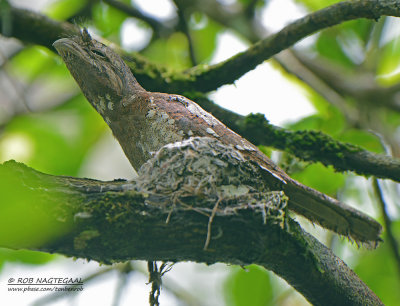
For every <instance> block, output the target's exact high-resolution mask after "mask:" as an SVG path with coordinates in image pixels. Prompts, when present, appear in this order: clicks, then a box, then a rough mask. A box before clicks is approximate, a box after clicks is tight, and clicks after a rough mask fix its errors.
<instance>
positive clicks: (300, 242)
mask: <svg viewBox="0 0 400 306" xmlns="http://www.w3.org/2000/svg"><path fill="white" fill-rule="evenodd" d="M0 178H1V179H0V191H1V194H2V195H3V199H2V202H1V208H2V209H3V211H10V210H11V209H12V207H15V206H16V207H18V208H19V209H18V214H16V215H14V217H13V218H11V219H10V214H4V213H3V214H1V216H0V221H1V223H2V224H8V223H10V222H11V223H12V224H13V228H14V229H16V228H21V229H22V228H24V227H25V228H26V227H27V226H28V227H29V224H27V221H26V220H25V217H26V216H25V214H29V220H30V221H29V222H33V221H32V220H35V219H36V221H37V222H41V223H43V222H44V221H45V223H46V224H50V225H51V231H52V232H53V233H52V235H50V236H49V235H48V231H43V232H42V233H40V232H37V233H35V234H36V235H42V236H43V237H47V238H48V239H44V238H43V237H42V239H39V240H40V241H39V240H38V239H36V242H35V243H34V242H32V239H29V237H30V235H31V233H29V231H23V230H22V231H19V233H18V234H16V232H17V231H11V230H10V231H9V235H8V236H9V237H8V238H5V237H2V238H1V239H0V245H1V246H2V247H7V248H13V249H33V250H39V251H43V252H50V253H59V254H64V255H66V256H75V257H79V258H86V259H94V260H97V261H99V262H103V263H106V264H109V263H114V262H120V261H126V260H131V259H143V260H160V261H161V260H162V261H174V262H178V261H195V262H202V263H207V264H212V263H216V262H223V263H228V264H240V265H247V264H258V265H261V266H263V267H265V268H266V269H269V270H271V271H274V272H275V273H276V274H278V275H280V276H281V277H283V278H284V279H286V281H288V283H290V284H292V285H293V286H294V287H295V288H296V289H297V290H298V291H299V292H300V293H302V294H303V295H304V296H305V297H306V298H307V299H308V300H309V301H310V302H311V303H313V304H315V305H381V304H382V303H381V301H380V300H379V298H377V297H376V296H375V294H374V293H373V292H372V291H371V290H370V289H369V288H368V287H367V286H366V285H365V284H364V283H363V282H362V281H361V280H360V279H359V278H358V277H357V276H356V275H355V274H354V272H352V271H351V270H350V269H349V268H348V267H347V266H346V264H345V263H343V261H342V260H340V259H339V258H338V257H336V256H335V255H334V254H333V253H332V252H331V251H330V250H329V249H328V248H326V247H325V246H324V245H322V244H321V243H319V242H318V241H317V240H316V239H315V238H313V237H312V236H310V235H309V234H307V233H305V232H304V231H303V230H302V229H301V228H300V226H299V225H298V224H297V223H296V222H294V221H293V220H291V219H289V220H288V225H287V227H286V228H284V229H283V228H282V227H281V226H280V225H278V224H273V223H267V224H263V222H262V218H261V216H260V214H259V213H256V212H254V211H251V210H249V209H244V208H243V209H238V210H236V212H235V213H234V214H229V213H224V214H222V213H219V214H218V215H217V216H216V218H215V219H214V222H213V228H214V231H213V238H214V239H212V240H211V243H210V246H209V249H208V250H206V251H204V250H203V245H204V240H205V237H206V235H207V222H208V218H207V217H206V216H204V215H203V214H201V213H199V210H201V209H202V201H203V199H202V198H201V197H196V196H195V195H193V198H191V200H190V202H188V203H186V204H188V205H190V206H191V207H192V208H193V209H182V208H179V207H176V208H175V209H174V211H173V214H172V217H171V219H170V221H169V223H168V224H166V222H165V220H166V218H167V216H168V214H169V213H170V207H168V206H165V205H149V204H148V203H146V201H145V199H146V197H147V196H148V195H147V194H146V193H144V192H141V191H140V190H139V191H135V192H134V191H132V188H133V187H134V186H135V184H136V183H135V181H133V182H126V181H111V182H102V181H96V180H89V179H78V178H72V177H61V176H51V175H47V174H43V173H40V172H37V171H35V170H33V169H31V168H28V167H27V166H25V165H23V164H20V163H16V162H6V163H4V164H3V165H0ZM138 180H140V177H139V178H138ZM11 217H12V214H11ZM37 218H39V219H37ZM41 218H44V219H43V220H41ZM21 222H22V223H21ZM29 222H28V223H29ZM23 226H24V227H23ZM54 233H56V234H54ZM18 235H19V236H18ZM24 237H25V238H26V239H23V238H24Z"/></svg>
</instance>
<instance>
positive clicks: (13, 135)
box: [0, 0, 400, 305]
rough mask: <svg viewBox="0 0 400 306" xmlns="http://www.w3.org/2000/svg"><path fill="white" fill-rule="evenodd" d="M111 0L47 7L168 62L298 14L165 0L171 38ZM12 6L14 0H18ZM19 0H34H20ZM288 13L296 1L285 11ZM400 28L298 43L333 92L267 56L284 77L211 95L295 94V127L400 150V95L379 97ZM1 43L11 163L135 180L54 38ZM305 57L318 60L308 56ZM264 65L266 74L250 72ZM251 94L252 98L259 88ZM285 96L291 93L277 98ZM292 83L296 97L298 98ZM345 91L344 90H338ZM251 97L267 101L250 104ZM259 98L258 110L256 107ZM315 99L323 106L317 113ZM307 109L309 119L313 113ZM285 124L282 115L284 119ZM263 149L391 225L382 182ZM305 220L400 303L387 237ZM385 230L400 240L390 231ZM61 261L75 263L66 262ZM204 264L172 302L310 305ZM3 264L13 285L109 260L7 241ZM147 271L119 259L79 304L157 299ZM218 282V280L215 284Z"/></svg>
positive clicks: (211, 53)
mask: <svg viewBox="0 0 400 306" xmlns="http://www.w3.org/2000/svg"><path fill="white" fill-rule="evenodd" d="M107 2H112V1H93V0H86V1H81V0H79V1H78V0H57V1H56V0H55V1H50V2H49V3H47V4H46V5H45V6H44V8H43V9H42V11H43V12H44V13H45V14H46V15H48V16H49V17H51V18H54V19H57V20H69V21H72V22H75V23H78V24H79V25H82V26H87V27H89V29H90V31H91V32H92V33H95V34H97V35H98V36H101V37H103V38H105V39H107V40H108V41H110V42H113V43H115V44H117V45H122V46H123V47H125V48H126V49H128V50H133V51H135V52H140V53H141V54H142V55H144V56H145V57H146V58H148V59H149V60H151V61H153V62H154V63H157V64H160V65H163V66H166V67H168V68H169V69H176V70H181V69H187V68H190V67H191V66H193V65H195V64H198V63H202V64H208V63H210V62H211V61H213V62H216V61H218V60H220V58H218V56H217V55H216V52H217V50H219V49H218V48H221V49H224V50H225V51H226V52H233V51H232V50H234V48H233V47H232V46H230V45H226V44H225V45H224V44H221V41H224V40H221V37H224V35H227V34H228V35H229V37H230V39H232V40H233V41H235V42H240V43H238V44H239V45H241V46H242V47H244V46H246V45H247V46H249V45H251V44H252V43H253V42H254V41H256V40H258V39H260V38H261V37H263V36H265V34H266V33H265V32H263V31H261V30H260V33H261V34H260V33H257V32H256V31H255V27H254V28H250V29H247V27H248V24H250V23H257V22H258V23H259V24H262V25H265V26H266V28H267V29H273V30H277V25H276V23H274V20H278V21H280V22H281V24H280V25H282V20H287V16H283V15H275V16H274V15H273V14H269V15H268V12H270V11H269V10H272V9H273V8H274V6H276V5H278V4H277V2H279V1H272V0H271V1H268V0H260V1H253V0H236V1H235V0H225V1H222V0H221V1H211V0H210V1H203V4H202V5H198V3H199V2H201V1H175V2H173V1H169V0H163V1H162V0H160V1H158V4H157V5H158V6H159V9H158V10H157V11H158V13H159V14H160V11H161V13H163V6H162V4H163V2H169V3H170V4H171V7H172V8H173V9H172V11H171V15H167V16H164V17H159V16H157V15H156V16H155V17H154V16H153V18H154V19H155V20H158V21H160V22H161V23H162V24H163V25H164V26H165V27H166V28H167V27H171V28H172V29H173V30H171V31H170V32H168V33H165V32H162V31H159V32H157V31H156V30H157V29H156V28H154V27H153V28H152V27H151V26H149V22H148V21H147V22H146V20H144V19H145V18H143V16H142V18H133V17H130V16H129V14H127V13H125V12H123V11H121V10H120V9H117V8H115V7H112V6H110V5H109V4H108V3H107ZM120 2H122V3H124V4H126V5H129V6H132V7H134V8H139V9H140V8H141V5H142V4H143V3H142V2H143V1H135V0H132V1H127V0H123V1H122V0H120ZM148 2H149V3H150V2H152V1H148ZM155 2H156V1H155ZM334 2H337V1H321V0H298V1H294V2H292V1H289V0H288V1H283V2H281V3H280V4H279V5H283V6H285V5H286V6H288V7H294V6H297V7H298V11H297V12H300V13H304V14H305V13H307V12H310V11H314V10H317V9H320V8H322V7H325V6H327V5H328V4H331V3H334ZM2 3H3V5H4V3H5V2H2ZM11 3H12V4H19V5H20V6H25V5H28V4H27V3H23V2H20V1H13V2H11ZM174 3H175V4H174ZM212 3H217V4H218V5H219V7H221V8H223V9H224V10H226V11H227V12H232V11H233V12H237V14H236V15H234V14H233V15H226V16H225V15H223V14H222V13H221V12H219V11H214V14H213V12H210V10H207V7H212ZM284 11H285V9H281V10H280V12H284ZM142 12H143V11H142ZM165 12H168V10H165ZM152 13H155V11H154V12H148V13H144V14H146V15H150V16H152V15H151V14H152ZM227 16H228V17H227ZM229 16H230V17H229ZM232 16H234V18H233V17H232ZM266 16H267V17H268V16H269V17H268V18H270V19H271V22H269V19H268V18H267V19H266V20H265V18H266ZM179 18H181V19H180V22H179V23H178V24H175V25H174V23H173V21H174V20H175V21H177V20H179ZM261 21H262V22H261ZM269 23H271V25H270V24H269ZM399 29H400V26H399V22H398V20H397V19H394V18H381V19H380V20H379V21H377V22H373V21H368V20H356V21H352V22H347V23H345V24H342V25H340V26H336V27H334V28H330V29H327V30H325V31H322V32H320V33H318V34H316V35H313V36H312V37H311V38H308V39H307V40H306V41H305V42H303V43H300V44H298V45H296V47H295V48H294V49H295V52H297V54H298V55H299V58H300V59H303V61H302V64H303V68H304V67H305V68H307V69H309V71H311V72H313V73H314V75H315V76H316V77H317V79H319V80H322V81H323V82H324V84H325V87H320V86H319V85H318V84H319V83H318V82H307V81H306V82H303V81H301V80H300V79H299V78H298V77H299V73H300V74H301V71H299V70H296V69H295V67H289V69H288V67H284V66H283V65H282V63H281V62H280V61H279V59H278V61H275V60H271V61H269V63H264V64H263V65H262V66H265V67H268V69H269V70H271V69H274V73H275V74H267V72H266V71H263V72H265V76H263V74H262V73H263V72H262V73H259V72H258V73H257V74H253V77H255V78H256V79H257V80H254V79H253V80H252V81H249V82H247V84H248V83H251V82H254V83H255V84H257V86H253V87H250V88H249V87H246V82H243V79H245V78H247V76H244V77H243V78H242V79H241V80H239V81H237V82H236V86H237V87H236V88H235V87H234V86H230V87H229V86H224V87H222V88H221V89H219V90H217V91H216V92H214V93H211V95H210V97H211V98H212V99H214V100H215V101H217V102H220V104H221V105H223V106H224V107H226V108H232V109H233V110H236V111H239V112H241V113H244V114H246V113H247V112H250V111H255V110H258V111H260V109H263V110H266V109H273V108H274V107H275V106H276V105H278V104H282V103H287V104H284V105H285V108H286V110H287V111H285V109H283V110H281V112H282V113H283V116H285V115H288V116H289V117H286V119H292V120H291V121H290V123H287V122H288V120H286V123H285V124H284V125H285V126H286V127H288V128H291V129H294V130H298V129H315V130H320V131H323V132H324V133H327V134H329V135H331V136H332V137H334V138H336V139H338V140H342V141H346V142H350V143H353V144H357V145H361V146H362V147H364V148H366V149H367V150H370V151H373V152H377V153H385V152H386V153H389V154H393V156H397V157H398V155H399V152H400V147H399V131H400V129H399V122H400V121H399V111H400V107H399V105H400V103H399V102H398V99H399V96H397V98H396V97H394V98H393V101H392V100H390V99H387V96H385V95H383V92H384V91H382V92H379V91H378V89H382V88H383V89H386V88H393V87H394V88H396V86H398V84H399V83H398V82H399V76H400V74H399V68H400V66H399V64H400V62H399V58H400V50H399V43H400V40H399V35H398V33H399ZM164 30H165V29H164ZM226 41H227V40H225V42H226ZM228 41H229V40H228ZM0 44H1V46H0V55H1V68H0V69H1V70H0V73H1V75H0V77H1V78H0V97H1V103H0V160H1V161H5V160H9V159H15V160H17V161H21V162H24V163H26V164H27V165H29V166H31V167H33V168H34V169H37V170H39V171H42V172H45V173H51V174H55V175H71V176H87V177H92V178H100V179H113V178H116V177H126V178H130V177H132V176H133V175H134V174H133V171H132V169H131V168H130V165H129V164H128V162H127V161H126V159H125V157H124V156H123V153H122V151H121V149H120V148H119V146H118V144H117V143H116V142H115V141H114V140H113V139H112V136H111V134H110V131H109V130H108V128H107V126H106V125H105V123H104V122H103V121H102V120H101V118H100V116H98V115H97V114H96V112H95V111H94V110H93V109H92V108H91V107H90V105H89V104H88V103H87V102H86V101H85V98H84V97H83V96H82V94H81V93H80V91H79V89H78V87H77V86H76V85H75V83H74V81H73V79H72V78H71V77H70V75H69V72H68V71H67V70H66V68H65V66H64V65H63V63H62V61H61V60H60V58H59V57H58V56H57V55H55V54H54V53H52V52H51V51H49V50H47V49H45V48H43V47H38V46H32V45H22V44H21V43H20V42H18V41H16V40H13V39H6V38H3V37H1V38H0ZM230 49H232V50H230ZM234 52H237V51H235V50H234ZM304 56H308V57H307V58H303V57H304ZM310 59H311V60H310ZM303 68H302V69H303ZM293 72H294V73H293ZM296 72H297V73H296ZM251 73H253V72H250V73H249V75H250V74H251ZM277 73H279V76H283V77H284V78H286V79H287V81H286V82H287V85H285V87H283V86H282V87H279V88H278V89H277V88H274V87H276V85H274V84H276V83H274V80H273V79H271V78H274V76H273V75H275V77H277ZM268 77H269V78H268ZM260 79H261V82H260ZM259 84H262V85H259ZM346 85H347V86H346ZM377 88H378V89H377ZM243 92H245V93H246V95H245V96H243V94H242V93H243ZM274 92H278V93H279V92H280V93H281V94H280V95H274V94H273V93H274ZM287 92H291V93H295V94H292V95H287ZM331 92H333V93H335V94H336V96H335V95H333V96H332V95H329V94H327V93H331ZM324 93H325V94H324ZM395 93H397V92H395ZM374 94H375V95H374ZM397 94H398V93H397ZM394 96H395V95H394ZM332 97H334V98H332ZM247 99H248V100H249V101H247ZM305 100H307V101H308V102H309V103H310V104H311V105H312V107H313V109H314V111H312V112H310V111H309V110H310V108H309V104H307V103H305V102H304V101H305ZM251 102H255V103H256V104H257V103H258V104H260V105H263V106H262V107H265V108H262V107H260V108H258V109H257V108H255V109H251V110H250V109H249V108H250V105H251ZM235 105H236V108H235ZM247 105H249V106H248V107H246V106H247ZM299 105H300V107H299ZM307 107H308V109H309V110H308V111H304V108H307ZM292 109H294V110H298V111H299V112H300V113H301V114H302V115H303V117H301V118H299V116H298V115H296V116H294V117H297V119H296V120H295V121H294V120H293V116H292V115H290V114H291V113H290V111H289V110H292ZM307 113H308V114H309V115H306V116H304V114H307ZM310 113H311V114H310ZM265 115H266V117H267V118H269V116H270V115H271V114H270V113H269V112H268V111H265ZM274 120H275V121H274ZM284 121H285V120H282V119H274V118H273V119H272V122H279V123H282V122H284ZM263 149H264V151H265V152H266V153H268V154H270V155H271V154H272V157H273V158H274V159H275V160H276V161H277V162H278V163H279V164H280V165H281V166H282V167H284V169H286V170H287V171H289V173H290V174H291V175H292V176H293V177H294V178H296V179H298V180H300V181H302V182H303V183H305V184H307V185H309V186H312V187H314V188H316V189H319V190H320V191H322V192H325V193H327V194H329V195H332V196H335V197H338V198H340V199H342V200H343V201H345V202H347V203H350V204H352V205H354V206H356V207H358V208H359V209H361V210H363V211H366V212H368V213H369V214H371V215H373V216H374V217H376V218H377V219H378V220H380V221H381V222H383V216H382V210H381V209H380V208H379V207H380V204H379V203H380V202H379V198H378V197H377V195H376V192H375V191H374V187H373V183H372V181H373V180H372V179H371V178H370V179H365V178H362V177H358V176H356V175H354V174H352V173H337V172H334V171H333V170H332V169H331V168H329V167H328V168H327V167H324V166H322V165H321V164H311V163H304V162H301V161H299V160H298V159H296V158H295V157H293V156H289V155H288V154H285V153H279V154H278V153H277V152H272V151H271V149H270V148H263ZM381 187H382V190H383V192H384V199H385V201H386V204H387V211H388V215H389V218H390V220H391V223H390V227H391V229H392V231H393V233H394V237H399V235H400V217H399V216H400V214H399V203H398V201H397V199H398V196H399V189H398V186H397V185H395V184H394V183H392V182H382V183H381ZM300 221H301V222H303V221H302V220H300ZM303 224H304V227H305V228H306V229H307V230H309V231H310V232H312V233H313V234H315V235H317V237H318V238H319V239H320V240H322V241H323V242H324V243H325V244H327V245H328V246H329V247H330V248H332V249H333V250H334V252H335V254H337V255H338V256H339V257H341V258H342V259H344V260H345V262H346V263H347V264H348V265H350V266H351V267H352V268H353V269H354V271H355V272H356V273H357V274H358V275H359V276H360V277H361V279H362V280H363V281H364V282H366V284H367V285H368V286H369V287H370V288H371V289H372V290H373V291H374V292H375V293H376V294H377V295H378V296H379V297H380V298H381V299H382V301H383V303H384V304H386V305H396V304H397V303H398V301H399V300H400V292H399V290H397V289H398V288H399V287H400V268H399V267H400V263H399V262H397V261H396V259H395V257H394V256H393V249H392V248H391V247H390V245H389V244H388V243H387V242H386V243H383V244H382V245H381V246H380V247H379V248H378V249H376V250H372V251H371V250H365V249H363V248H358V247H357V245H355V244H352V243H349V241H347V240H346V239H340V238H338V237H337V236H335V235H333V234H331V233H327V232H325V231H322V230H320V229H319V228H314V227H313V226H311V225H310V224H308V223H307V222H303ZM383 239H384V240H385V241H387V237H386V232H385V233H384V234H383ZM57 265H61V266H64V268H59V267H56V266H57ZM191 265H194V264H187V263H186V264H181V266H182V267H183V268H182V267H176V268H174V269H173V270H172V271H171V272H170V273H169V274H168V276H167V277H166V280H165V286H166V288H165V289H164V291H163V293H162V299H161V302H162V303H164V305H167V304H171V305H175V304H178V303H181V304H183V305H185V304H189V305H210V303H211V304H212V303H218V304H219V303H223V301H224V303H226V305H295V304H297V305H303V304H307V302H306V301H305V300H304V299H303V298H302V297H301V296H299V295H298V294H297V293H296V292H295V291H294V290H293V289H291V288H290V287H288V286H287V285H285V283H284V282H283V281H282V280H279V279H278V278H277V277H276V276H274V275H273V274H272V273H270V272H268V271H265V270H263V269H261V268H258V267H256V266H252V267H248V268H246V269H242V268H239V267H225V266H223V265H217V266H212V267H205V266H202V267H199V266H197V267H192V266H191ZM178 266H179V265H178ZM0 267H1V268H2V269H3V272H2V275H1V280H2V283H5V282H3V280H6V279H7V278H8V277H9V276H10V275H11V273H17V272H18V273H27V272H26V271H38V270H37V268H39V269H41V270H42V271H48V273H52V272H51V271H64V272H57V273H66V272H65V271H66V270H65V267H68V269H67V270H68V271H75V272H73V273H74V274H75V275H76V274H77V273H82V271H83V270H84V271H85V273H88V274H90V273H95V271H96V270H98V269H100V270H102V269H103V270H104V267H103V268H101V267H100V268H98V265H97V264H96V263H91V264H86V263H83V262H81V261H77V262H72V263H71V261H70V260H69V259H61V258H60V256H54V255H48V254H42V253H36V252H27V251H10V250H5V249H1V250H0ZM46 267H47V268H46ZM49 267H50V268H49ZM134 267H135V269H134V270H133V271H130V272H129V273H125V272H121V270H118V269H117V268H116V269H115V271H114V272H109V274H107V275H108V276H107V277H106V276H104V277H103V278H102V277H99V278H98V279H99V281H98V283H100V284H101V283H102V284H103V286H105V287H100V285H96V282H94V284H93V285H90V284H89V283H88V285H87V287H86V288H87V289H85V292H84V293H83V294H82V295H85V296H86V297H81V298H79V297H78V298H77V301H79V303H82V305H84V304H83V301H84V299H85V298H91V299H93V297H97V298H99V297H101V296H103V297H102V298H101V299H102V301H103V302H104V301H106V300H107V301H110V303H111V301H112V300H113V299H114V303H115V305H116V304H117V303H118V302H121V305H124V304H128V303H131V301H132V299H133V298H138V297H133V296H132V294H130V293H128V292H131V293H132V292H138V293H137V296H139V295H140V294H141V295H142V296H144V299H143V298H142V300H140V299H139V298H138V300H137V303H146V301H145V299H146V297H145V296H146V294H147V291H148V290H149V288H146V287H145V286H144V285H143V284H144V282H145V278H144V276H143V264H140V263H136V264H135V266H134ZM30 269H33V270H30ZM35 269H36V270H35ZM63 269H64V270H63ZM69 269H70V270H69ZM16 271H17V272H16ZM189 272H190V273H189ZM32 273H37V272H32ZM54 273H55V272H54ZM200 275H202V276H200ZM47 277H49V275H47ZM189 279H190V280H189ZM135 280H136V281H135ZM104 284H108V285H104ZM210 284H212V285H213V286H214V287H215V288H211V286H210ZM2 287H5V286H2ZM89 287H91V288H92V289H90V288H89ZM88 288H89V289H88ZM100 288H103V289H100ZM105 288H106V289H105ZM133 288H136V289H133ZM1 290H2V291H3V292H0V297H2V296H3V294H4V292H5V288H1ZM100 292H101V293H100ZM139 292H141V293H139ZM143 293H144V294H143ZM213 294H216V295H217V296H216V297H215V296H213ZM105 295H106V296H107V297H104V296H105ZM7 298H10V299H12V300H13V301H14V302H15V301H20V300H19V299H20V297H17V296H16V295H12V296H11V295H8V296H7ZM31 298H33V299H35V298H38V296H33V297H31ZM69 298H70V297H67V298H66V299H65V300H63V301H62V302H59V303H67V302H65V301H68V299H69ZM139 301H141V302H139ZM21 303H23V302H22V300H21ZM52 303H55V302H54V301H53V300H52V301H51V302H50V304H52ZM21 305H24V304H21ZM60 305H61V304H60Z"/></svg>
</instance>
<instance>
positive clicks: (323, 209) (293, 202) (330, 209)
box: [285, 180, 382, 247]
mask: <svg viewBox="0 0 400 306" xmlns="http://www.w3.org/2000/svg"><path fill="white" fill-rule="evenodd" d="M285 194H286V195H287V196H288V197H289V202H288V206H289V208H290V209H291V210H293V211H295V212H296V213H298V214H300V215H303V216H304V217H306V218H307V219H309V220H310V221H312V222H315V223H317V224H319V225H321V226H322V227H324V228H327V229H330V230H332V231H334V232H336V233H338V234H340V235H343V236H346V237H348V238H350V239H353V240H355V241H356V242H357V243H362V244H363V245H366V246H369V247H376V246H377V244H378V242H379V241H381V239H380V237H379V235H380V233H381V231H382V226H381V225H380V224H379V223H378V222H377V221H375V220H374V219H372V218H371V217H369V216H367V215H366V214H364V213H362V212H360V211H358V210H356V209H354V208H352V207H350V206H348V205H346V204H344V203H341V202H339V201H338V200H336V199H333V198H331V197H329V196H327V195H325V194H323V193H321V192H319V191H317V190H314V189H312V188H310V187H307V186H305V185H303V184H300V183H299V182H297V181H295V180H290V181H289V182H287V185H286V186H285Z"/></svg>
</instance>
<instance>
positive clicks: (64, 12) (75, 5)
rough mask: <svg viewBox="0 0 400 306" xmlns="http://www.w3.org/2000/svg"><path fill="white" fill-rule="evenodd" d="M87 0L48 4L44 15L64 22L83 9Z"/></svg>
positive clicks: (66, 0)
mask: <svg viewBox="0 0 400 306" xmlns="http://www.w3.org/2000/svg"><path fill="white" fill-rule="evenodd" d="M87 2H88V1H87V0H83V1H82V0H59V1H55V2H53V3H51V4H50V6H49V7H48V8H46V10H45V13H46V15H47V16H49V17H50V18H53V19H56V20H66V19H68V18H69V17H71V16H73V15H74V14H75V13H77V12H78V11H79V10H80V9H82V8H83V7H85V5H86V4H87Z"/></svg>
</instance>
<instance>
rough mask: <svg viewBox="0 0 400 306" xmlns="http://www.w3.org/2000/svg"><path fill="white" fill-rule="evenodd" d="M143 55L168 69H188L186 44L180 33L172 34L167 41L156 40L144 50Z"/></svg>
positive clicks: (184, 37) (183, 36)
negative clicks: (166, 66)
mask: <svg viewBox="0 0 400 306" xmlns="http://www.w3.org/2000/svg"><path fill="white" fill-rule="evenodd" d="M143 55H144V56H146V57H147V58H148V59H149V60H151V61H153V62H155V63H159V64H162V65H168V67H170V68H175V69H184V68H188V67H190V61H189V51H188V42H187V39H186V36H185V35H184V34H182V33H174V34H172V35H171V36H170V37H169V38H168V39H157V40H156V41H154V42H153V43H151V44H150V45H149V46H148V47H147V48H146V50H145V51H144V52H143Z"/></svg>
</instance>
